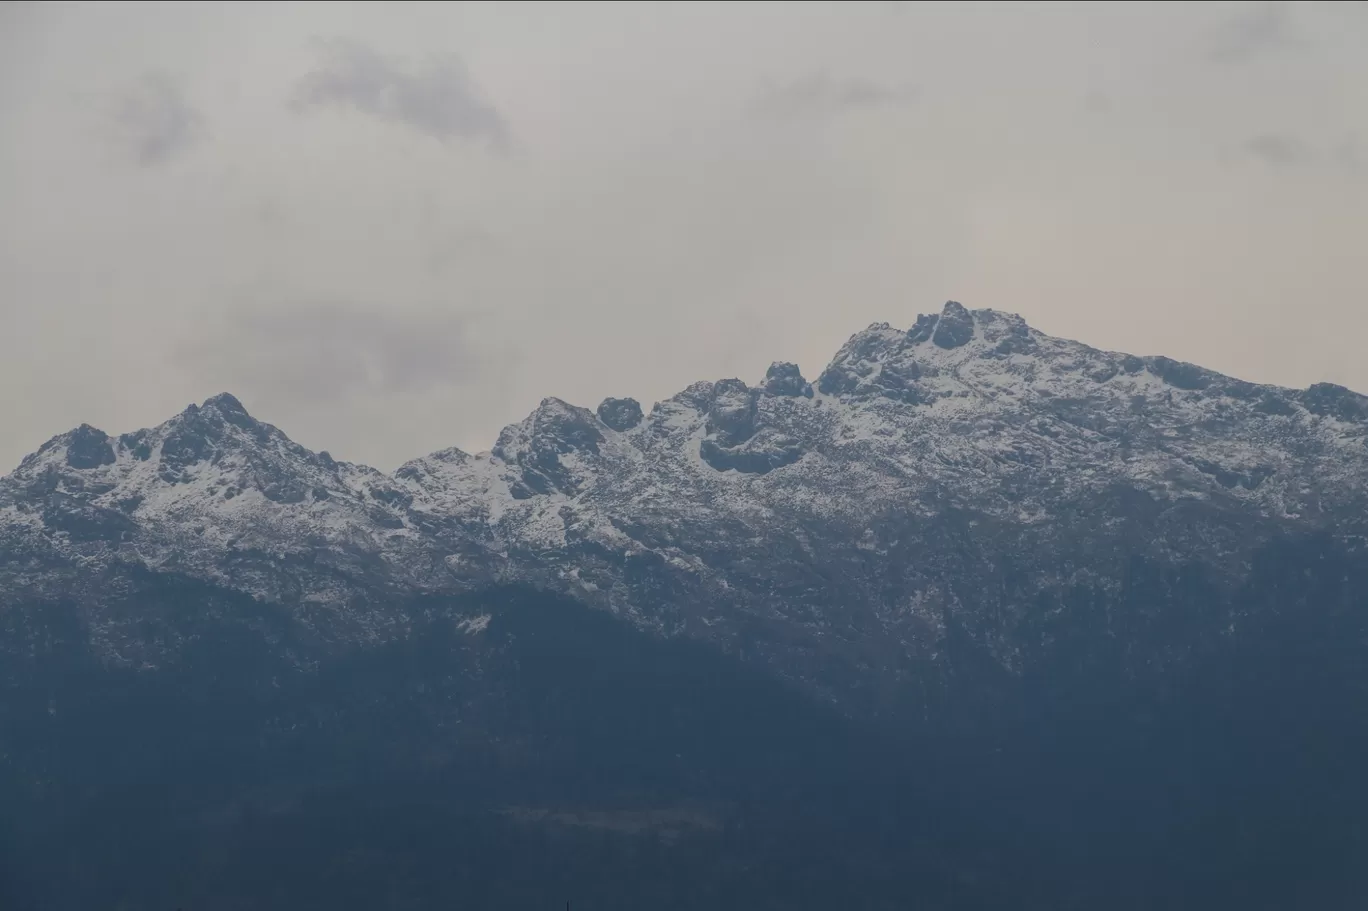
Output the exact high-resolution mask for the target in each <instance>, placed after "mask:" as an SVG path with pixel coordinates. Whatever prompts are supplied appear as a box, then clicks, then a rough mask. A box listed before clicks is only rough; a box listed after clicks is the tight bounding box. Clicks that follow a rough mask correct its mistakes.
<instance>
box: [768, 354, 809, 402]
mask: <svg viewBox="0 0 1368 911" xmlns="http://www.w3.org/2000/svg"><path fill="white" fill-rule="evenodd" d="M761 388H763V389H764V390H765V392H767V393H769V394H770V395H800V396H802V397H803V398H806V399H810V398H812V384H811V383H809V382H808V381H807V380H805V379H803V374H802V371H800V370H799V369H798V365H797V364H790V363H788V362H786V361H775V362H774V363H773V364H770V367H769V370H767V371H765V382H764V384H763V385H762V387H761Z"/></svg>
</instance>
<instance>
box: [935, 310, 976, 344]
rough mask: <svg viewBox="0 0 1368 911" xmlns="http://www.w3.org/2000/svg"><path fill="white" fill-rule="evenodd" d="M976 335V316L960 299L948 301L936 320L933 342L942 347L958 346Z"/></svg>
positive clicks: (966, 342) (967, 342)
mask: <svg viewBox="0 0 1368 911" xmlns="http://www.w3.org/2000/svg"><path fill="white" fill-rule="evenodd" d="M973 337H974V317H973V314H971V313H970V312H969V311H968V310H966V309H965V308H964V305H963V304H961V303H960V302H959V301H946V302H945V307H944V308H943V309H942V310H941V315H940V319H939V320H937V322H936V331H935V332H934V333H932V335H931V342H932V344H934V345H937V346H939V347H941V348H946V349H949V348H958V347H960V346H961V345H967V344H969V341H970V340H971V339H973Z"/></svg>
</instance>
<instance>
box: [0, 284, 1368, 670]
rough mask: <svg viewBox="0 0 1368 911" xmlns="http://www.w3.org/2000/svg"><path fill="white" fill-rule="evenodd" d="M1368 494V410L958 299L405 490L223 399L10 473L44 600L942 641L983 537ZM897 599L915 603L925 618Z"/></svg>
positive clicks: (1116, 544) (1359, 504)
mask: <svg viewBox="0 0 1368 911" xmlns="http://www.w3.org/2000/svg"><path fill="white" fill-rule="evenodd" d="M1366 486H1368V398H1365V397H1364V396H1361V395H1358V394H1357V393H1354V392H1351V391H1350V390H1347V389H1344V388H1342V387H1339V386H1333V385H1330V384H1317V385H1316V386H1312V387H1311V388H1310V389H1308V390H1301V391H1298V390H1290V389H1283V388H1279V387H1274V386H1266V385H1260V384H1255V383H1249V382H1244V381H1241V380H1236V379H1233V378H1230V377H1226V376H1222V375H1220V374H1218V373H1215V372H1213V371H1210V370H1206V369H1204V368H1201V367H1198V366H1195V365H1192V364H1185V363H1181V362H1178V361H1175V360H1171V359H1169V358H1165V357H1140V356H1135V355H1130V354H1123V353H1117V352H1108V351H1101V350H1098V349H1095V348H1092V347H1089V346H1087V345H1085V344H1082V343H1079V342H1075V341H1070V340H1067V339H1060V338H1054V337H1051V336H1048V335H1045V334H1043V333H1041V332H1039V331H1037V330H1035V329H1033V328H1031V327H1030V326H1028V325H1027V324H1026V323H1025V321H1024V320H1022V319H1021V318H1020V317H1019V316H1016V315H1013V314H1008V313H1002V312H998V311H994V310H970V309H967V308H965V307H964V306H962V305H960V304H958V303H956V302H953V301H952V302H949V303H947V304H945V306H944V308H943V309H942V310H941V311H940V312H939V313H938V314H932V315H928V316H921V317H919V318H918V319H917V320H916V321H915V322H914V323H913V325H912V326H911V327H910V328H908V329H900V328H895V327H893V326H891V325H889V324H887V323H878V324H875V325H873V326H870V327H869V328H867V329H865V330H864V331H862V332H858V333H856V334H855V335H853V336H852V337H851V338H850V340H849V341H847V342H846V344H845V345H843V346H842V347H841V348H840V350H839V351H838V352H837V353H836V355H835V356H834V357H833V359H832V361H831V363H830V364H829V365H827V367H826V368H825V369H824V370H823V371H822V372H821V374H820V376H819V377H818V380H817V382H816V384H815V389H814V387H813V385H812V384H809V383H808V382H807V381H806V380H805V379H804V378H803V375H802V373H801V371H800V370H799V369H798V367H797V366H796V365H793V364H787V363H775V364H773V365H772V366H771V367H770V368H769V370H768V371H767V373H766V375H765V378H764V380H763V381H762V382H761V384H760V385H759V386H756V387H752V386H749V385H747V384H746V383H745V382H743V381H741V380H738V379H724V380H720V381H716V382H700V383H695V384H693V385H691V386H689V387H688V388H686V389H685V390H683V391H682V392H680V393H679V394H677V395H675V396H673V397H671V398H670V399H667V400H666V401H663V402H659V403H657V404H656V405H655V406H654V407H653V408H651V409H650V412H649V414H646V415H643V414H642V408H641V406H640V405H639V404H638V403H637V402H636V401H634V400H632V399H614V398H610V399H607V400H605V401H604V402H603V403H602V404H600V405H599V406H598V408H597V409H596V410H594V411H591V410H589V409H587V408H583V407H579V406H576V405H571V404H569V403H567V402H564V401H562V400H560V399H556V398H548V399H545V400H544V401H542V403H541V404H540V405H539V406H538V407H537V409H536V410H535V411H533V413H532V414H530V415H528V417H527V418H525V419H524V420H522V421H520V422H518V423H516V424H512V425H510V426H508V427H507V428H505V429H504V431H503V432H502V433H501V434H500V435H499V438H498V440H497V441H496V442H495V444H494V446H493V447H492V448H491V449H490V450H489V451H488V452H483V453H477V454H473V455H471V454H467V453H465V452H462V451H460V450H458V449H447V450H442V451H440V452H436V453H433V454H431V455H428V456H425V457H422V458H418V459H415V460H413V461H410V462H408V463H406V464H405V465H403V466H401V467H400V468H399V469H398V470H397V471H395V472H394V473H393V474H392V475H385V474H383V473H381V472H378V471H376V470H374V469H371V468H367V467H365V466H361V465H354V464H349V463H346V462H339V461H336V460H335V459H333V458H332V457H331V456H330V455H328V454H327V453H314V452H311V451H310V450H308V449H306V448H304V447H302V446H300V445H298V444H296V443H294V442H293V441H291V440H290V439H289V438H288V437H287V436H286V435H285V434H284V433H282V432H281V431H280V430H278V429H277V428H275V427H273V426H271V425H270V424H266V423H263V422H261V421H258V420H256V419H255V418H253V417H252V416H251V415H249V414H248V412H247V411H246V409H245V408H243V407H242V404H241V403H240V402H238V401H237V400H236V399H235V398H233V397H232V396H230V395H227V394H224V395H219V396H215V397H213V398H211V399H208V400H206V401H205V402H203V403H202V404H200V405H198V406H196V405H191V406H190V407H188V408H187V409H186V410H185V411H184V412H182V413H181V414H179V415H177V416H175V417H173V418H171V419H170V420H169V421H167V422H165V423H163V424H161V425H159V426H157V427H154V428H149V429H145V430H139V431H135V432H133V433H126V434H123V435H122V436H118V437H111V436H109V435H107V434H105V433H104V432H103V431H100V430H97V429H95V428H93V427H89V426H86V425H82V426H81V427H78V428H76V429H75V430H72V431H70V432H68V433H66V434H63V435H61V436H59V437H55V438H53V439H52V440H50V441H48V442H47V443H45V444H44V445H43V446H42V447H40V448H39V450H38V451H37V452H36V453H34V454H33V455H31V456H29V457H27V458H26V459H24V461H23V463H22V464H21V465H20V466H19V467H18V468H17V469H16V470H15V471H14V472H13V473H11V474H10V475H8V476H7V477H5V478H4V479H3V480H0V552H3V553H4V554H5V555H6V558H7V559H8V560H9V563H8V564H7V565H8V567H9V568H8V569H7V570H5V572H7V573H9V575H8V576H7V577H5V578H8V579H10V580H22V581H23V584H25V585H41V584H42V582H43V579H44V578H45V576H44V573H46V572H48V570H46V569H44V567H47V566H55V565H58V564H59V563H61V562H62V561H66V565H70V566H81V567H87V566H90V565H112V564H115V563H120V562H123V563H132V564H136V565H141V566H145V567H149V568H153V569H162V570H174V571H177V572H182V573H187V574H191V575H197V576H201V577H204V578H209V579H212V580H215V581H217V582H219V583H221V584H225V585H228V586H231V587H236V588H240V589H245V590H248V591H250V592H252V593H253V594H256V595H259V596H261V597H264V598H269V599H276V600H286V601H288V600H291V599H294V600H302V599H305V598H309V599H311V600H313V601H317V600H319V599H320V598H321V599H324V600H328V599H331V603H334V604H338V605H341V604H343V603H350V602H349V601H348V599H353V598H355V597H358V596H357V592H365V591H374V590H376V589H377V588H386V587H394V586H398V587H401V588H408V589H421V590H445V589H451V588H453V587H460V586H467V585H475V584H480V583H481V582H484V581H488V580H493V579H514V580H528V581H533V582H536V583H539V584H546V585H550V586H562V587H565V588H566V589H567V590H569V591H572V592H573V593H574V594H576V595H577V596H580V597H586V598H589V599H591V600H595V601H597V602H598V603H600V604H602V605H604V606H605V607H608V608H610V609H612V610H614V611H617V612H619V613H622V614H623V615H624V616H628V617H630V618H632V619H634V620H636V621H638V622H640V623H641V624H643V625H645V626H649V627H653V628H657V629H660V630H662V631H666V632H677V631H681V630H683V631H690V630H693V631H701V632H700V634H703V635H709V636H713V635H716V636H727V635H732V634H735V633H736V631H737V629H739V627H738V626H737V624H740V623H742V622H743V621H742V620H741V619H738V618H740V617H749V618H751V619H749V620H745V621H744V622H745V623H751V624H753V623H757V622H761V620H762V619H763V622H766V623H768V622H783V623H785V624H789V625H790V626H795V625H796V627H798V628H802V629H804V630H807V631H808V633H807V634H806V635H811V636H814V637H818V638H822V637H830V636H836V637H837V638H838V639H839V638H842V637H845V638H851V637H854V638H859V637H864V636H871V635H876V633H875V631H876V630H881V631H882V632H879V633H877V634H878V635H883V636H885V637H888V636H891V637H892V640H891V641H897V642H903V643H904V644H906V643H908V642H912V641H914V640H916V641H920V640H917V637H918V636H924V635H928V634H927V633H926V632H925V628H924V627H925V624H926V623H927V621H926V619H925V617H926V616H930V614H928V613H927V612H933V607H934V605H931V602H929V601H927V598H929V597H930V596H929V595H926V594H925V591H927V590H930V588H928V587H931V588H934V587H935V586H940V588H937V589H936V590H937V591H940V590H943V589H945V584H944V581H943V579H941V577H939V576H936V575H935V574H936V573H938V572H943V571H945V570H944V567H945V566H949V565H951V564H952V563H953V562H954V561H956V560H959V559H961V556H958V554H960V553H961V552H962V551H963V549H964V548H966V547H970V546H971V544H970V543H966V542H972V541H975V540H977V537H976V536H980V535H984V534H987V533H988V531H987V529H991V531H992V534H994V535H996V536H997V537H996V538H995V539H994V540H996V541H999V542H1014V543H1011V545H1010V546H1011V547H1012V548H1016V549H1017V550H1019V551H1020V552H1021V553H1027V552H1030V553H1039V552H1042V551H1041V549H1044V550H1045V551H1049V552H1050V553H1061V554H1062V553H1068V554H1070V555H1071V557H1070V558H1071V559H1072V558H1074V557H1076V558H1077V559H1079V560H1082V559H1084V558H1085V557H1086V556H1087V555H1089V554H1091V555H1093V556H1094V557H1095V558H1096V559H1098V560H1104V559H1112V557H1111V556H1109V554H1112V553H1122V552H1123V551H1124V552H1130V551H1135V550H1139V551H1142V552H1146V553H1152V554H1156V555H1160V556H1162V555H1165V554H1167V555H1170V556H1173V557H1174V558H1175V559H1176V558H1177V557H1178V556H1182V557H1184V558H1188V557H1193V556H1199V557H1202V558H1209V559H1210V560H1212V561H1220V560H1236V559H1239V554H1240V553H1243V552H1245V551H1247V550H1248V547H1249V546H1250V545H1251V542H1252V541H1254V540H1255V539H1256V537H1257V534H1262V532H1257V529H1267V528H1273V527H1274V524H1270V523H1275V524H1276V523H1288V522H1292V523H1297V524H1298V525H1299V526H1314V525H1321V526H1336V527H1339V526H1343V527H1350V526H1352V527H1359V526H1361V524H1362V522H1363V517H1364V515H1365V513H1368V510H1365V508H1364V507H1365V503H1366V502H1368V500H1366V499H1365V487H1366ZM969 516H972V517H973V518H972V520H970V519H969V518H963V517H969ZM961 519H963V522H964V523H965V524H964V525H963V526H962V527H961V526H960V525H959V524H956V523H959V522H961ZM970 521H972V522H974V523H977V524H974V525H969V524H967V523H968V522H970ZM1278 527H1282V526H1278ZM1137 529H1139V530H1137ZM1250 529H1254V531H1250ZM1256 532H1257V534H1256ZM973 546H977V545H973ZM1002 546H1003V547H1006V546H1007V545H1006V544H1003V545H1002ZM953 548H960V550H954V549H953ZM1109 548H1110V550H1109ZM1175 555H1176V556H1175ZM870 561H874V562H872V563H871V562H870ZM0 581H4V580H3V579H0ZM14 584H18V582H17V581H15V582H14ZM898 586H900V587H898ZM895 588H896V590H897V591H904V592H906V591H916V592H922V594H918V595H917V596H916V599H920V600H916V599H913V601H915V603H916V604H917V605H920V606H919V607H918V608H917V610H915V611H910V610H906V609H903V608H900V607H896V606H895V605H893V602H890V601H888V598H889V597H891V595H889V594H888V592H890V591H893V590H895ZM833 593H834V594H833ZM898 597H899V598H902V599H903V601H899V602H898V603H899V604H901V603H903V602H904V601H907V599H908V598H912V596H911V595H907V594H904V595H899V596H898ZM945 597H947V598H948V597H950V596H949V595H946V596H945ZM955 597H961V596H960V595H956V596H955ZM833 598H835V599H836V601H837V602H838V603H841V604H844V605H847V607H846V608H845V609H844V610H847V611H848V613H839V612H838V613H837V614H832V613H831V608H830V604H831V603H832V599H833ZM907 603H913V602H912V601H907ZM819 604H823V605H827V606H826V607H822V608H820V609H819V608H818V607H817V605H819ZM337 609H338V610H344V609H346V610H350V609H351V608H343V607H340V606H339V607H338V608H337ZM765 618H768V619H765ZM918 624H921V626H918ZM748 628H749V627H748ZM918 630H921V632H918ZM909 637H910V638H909ZM812 641H817V640H816V639H814V640H812ZM823 641H825V640H823ZM908 647H909V648H910V647H911V646H910V645H909V646H908ZM890 660H891V659H890ZM1004 660H1005V659H1004Z"/></svg>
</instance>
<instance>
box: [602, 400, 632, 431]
mask: <svg viewBox="0 0 1368 911" xmlns="http://www.w3.org/2000/svg"><path fill="white" fill-rule="evenodd" d="M597 414H598V419H599V420H600V421H602V422H603V424H604V426H606V427H611V428H612V429H613V430H616V431H618V432H619V433H621V432H624V431H627V430H631V429H632V428H633V427H635V426H637V425H638V424H640V423H641V419H642V414H641V403H640V402H638V401H637V400H636V399H631V398H627V399H615V398H611V397H610V398H606V399H604V400H603V401H602V402H600V403H599V406H598V412H597Z"/></svg>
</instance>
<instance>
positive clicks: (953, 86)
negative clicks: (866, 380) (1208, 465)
mask: <svg viewBox="0 0 1368 911" xmlns="http://www.w3.org/2000/svg"><path fill="white" fill-rule="evenodd" d="M948 298H954V299H956V300H960V301H962V302H964V303H965V304H966V305H967V306H971V307H993V308H997V309H1002V310H1008V311H1015V312H1018V313H1021V314H1022V315H1023V316H1025V317H1026V319H1027V320H1028V321H1029V322H1030V323H1031V324H1032V325H1034V326H1036V327H1038V328H1040V329H1042V330H1044V331H1046V332H1050V333H1053V334H1057V335H1064V336H1068V337H1072V338H1077V339H1081V340H1083V341H1086V342H1088V343H1090V344H1093V345H1096V346H1099V347H1104V348H1114V349H1120V350H1125V351H1130V352H1134V353H1138V354H1167V355H1170V356H1172V357H1176V358H1180V359H1184V360H1191V361H1196V362H1199V363H1202V364H1204V365H1206V366H1209V367H1212V368H1215V369H1218V370H1221V371H1224V372H1227V373H1232V374H1234V375H1237V376H1240V377H1244V378H1247V379H1252V380H1258V381H1264V382H1276V383H1282V384H1288V385H1295V386H1305V385H1307V384H1309V383H1311V382H1315V381H1319V380H1329V381H1333V382H1339V383H1342V384H1345V385H1348V386H1351V387H1354V388H1357V389H1360V390H1363V391H1368V5H1365V4H1363V3H1335V4H1330V3H1327V4H1324V5H1320V4H1300V3H1293V4H1286V5H1284V4H1254V5H1251V4H1210V5H1201V4H1138V5H1126V4H1112V3H1107V4H1098V5H1085V4H1077V5H1075V4H1029V3H1006V4H968V3H963V4H961V3H956V4H945V5H939V4H924V3H906V4H903V3H889V2H880V3H869V4H865V5H861V4H848V3H840V4H831V5H827V4H795V5H784V4H756V5H749V6H748V5H745V4H737V3H731V2H728V3H724V4H716V5H714V4H706V3H687V4H680V5H669V4H659V3H652V4H641V5H628V4H602V5H599V4H592V5H582V4H561V3H554V4H545V5H543V4H503V3H497V4H489V5H484V4H475V3H472V4H452V5H441V6H439V5H435V4H433V5H429V4H422V5H411V6H406V5H403V4H396V3H385V4H383V5H354V4H330V3H307V4H299V5H291V4H269V5H267V4H261V5H249V4H203V5H201V4H185V5H179V6H177V5H165V6H129V5H120V4H117V3H109V4H106V3H99V4H91V5H84V4H51V5H47V4H44V5H26V4H22V3H18V4H16V3H7V4H4V5H3V6H0V389H3V395H2V397H0V428H3V429H2V430H0V465H2V466H3V468H0V471H6V470H9V468H10V467H12V466H13V465H15V464H17V463H18V461H19V459H20V458H21V457H22V456H23V455H24V454H25V453H27V452H30V451H32V450H33V449H35V448H37V447H38V445H39V444H41V443H42V442H43V441H44V440H45V439H47V438H48V437H50V436H52V435H54V434H56V433H60V432H62V431H64V430H66V429H69V428H70V427H73V426H75V425H76V424H79V423H81V422H88V423H91V424H94V425H96V426H98V427H101V428H103V429H105V430H108V431H110V432H121V431H125V430H131V429H135V428H138V427H142V426H148V425H152V424H156V423H158V422H160V421H162V420H164V419H165V418H167V417H169V416H170V415H172V414H174V413H176V412H177V411H179V410H181V409H182V408H184V407H185V405H186V404H187V403H189V402H191V401H199V400H202V399H204V398H206V397H207V396H209V395H212V394H214V393H216V392H219V391H223V390H228V391H232V392H234V393H236V394H237V395H238V397H239V398H241V399H242V400H243V402H244V404H246V406H247V407H248V409H249V410H250V411H252V412H253V413H254V414H256V415H257V416H258V417H261V418H262V419H264V420H269V421H271V422H272V423H275V424H277V425H279V426H280V427H281V428H282V429H284V430H285V431H286V432H287V433H289V434H290V435H291V436H292V437H294V438H295V439H296V440H298V441H300V442H302V443H304V444H305V445H307V446H310V447H312V448H315V449H328V450H330V451H331V452H332V453H333V454H334V455H335V456H337V457H338V458H346V459H350V460H353V461H362V462H367V463H369V464H373V465H376V466H377V467H380V468H384V469H391V468H393V467H395V466H396V465H398V464H399V463H400V462H402V461H404V460H405V459H408V458H410V457H413V456H417V455H421V454H424V453H426V452H429V451H432V450H435V449H439V448H442V447H446V446H450V445H459V446H461V447H462V448H465V449H468V450H472V451H473V450H480V449H485V448H488V446H489V445H490V444H491V443H492V442H493V440H494V438H495V436H496V435H497V433H498V431H499V429H500V428H501V427H502V426H503V425H505V424H508V423H510V422H513V421H516V420H518V419H520V418H522V417H523V416H524V415H525V414H526V413H527V412H528V411H530V410H531V409H532V408H534V407H535V406H536V403H537V402H538V401H539V400H540V399H541V398H543V397H545V396H548V395H556V396H559V397H561V398H564V399H566V400H568V401H571V402H575V403H578V404H583V405H587V406H591V407H592V406H594V405H596V404H597V403H598V402H599V400H600V399H602V398H603V397H604V396H607V395H630V396H634V397H636V398H638V399H640V400H641V401H642V402H643V404H644V405H646V407H648V408H649V406H650V404H651V403H652V402H654V401H657V400H659V399H661V398H664V397H667V396H669V395H672V394H673V393H675V392H676V391H678V390H680V389H682V388H683V387H684V386H686V385H687V384H688V383H690V382H693V381H695V380H700V379H719V378H723V377H728V376H739V377H741V378H742V379H745V380H747V381H750V382H754V381H755V380H757V379H758V378H759V377H760V376H761V375H762V374H763V373H764V370H765V368H766V366H768V364H769V363H770V362H771V361H773V360H781V359H782V360H793V361H796V362H798V363H799V364H800V366H801V367H802V368H803V370H804V372H805V373H806V374H807V375H808V376H809V377H813V376H815V375H816V374H817V373H819V372H820V370H821V369H822V367H823V366H824V365H825V363H826V362H827V360H828V359H829V358H830V356H831V354H832V353H834V351H835V350H836V348H838V347H839V346H840V345H841V344H842V343H843V342H844V341H845V339H846V338H847V337H848V336H849V335H850V334H851V333H853V332H855V331H857V330H859V329H862V328H863V327H864V326H866V325H867V324H869V323H871V322H875V321H888V322H891V323H893V324H895V325H899V326H907V325H911V323H912V322H913V321H914V319H915V318H916V315H917V314H918V313H919V312H930V311H937V310H939V307H940V305H941V304H942V303H943V302H944V301H945V300H946V299H948Z"/></svg>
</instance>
